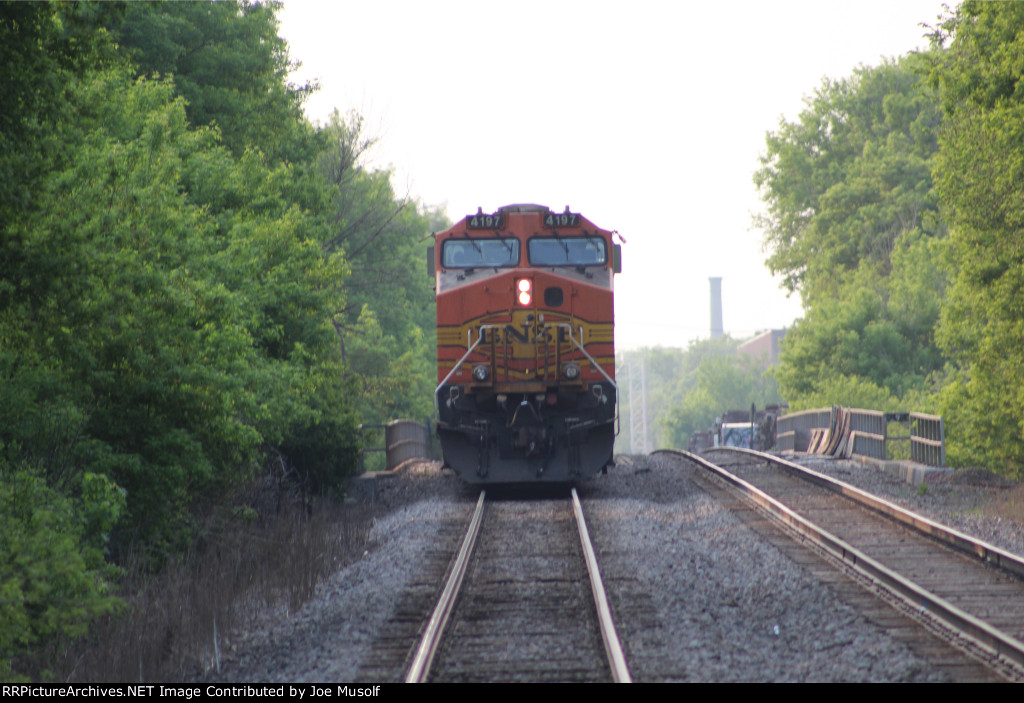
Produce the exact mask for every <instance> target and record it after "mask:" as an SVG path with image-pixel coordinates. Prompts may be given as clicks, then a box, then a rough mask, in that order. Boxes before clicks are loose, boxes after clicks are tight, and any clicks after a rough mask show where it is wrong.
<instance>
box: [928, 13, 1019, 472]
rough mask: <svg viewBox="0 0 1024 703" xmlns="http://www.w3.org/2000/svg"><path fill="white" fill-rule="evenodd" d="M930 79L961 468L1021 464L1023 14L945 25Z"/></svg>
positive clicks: (948, 400)
mask: <svg viewBox="0 0 1024 703" xmlns="http://www.w3.org/2000/svg"><path fill="white" fill-rule="evenodd" d="M935 40H936V42H937V43H939V44H945V43H948V49H947V50H946V51H945V52H943V53H942V54H941V55H940V56H939V57H938V58H937V59H936V61H935V62H934V67H933V70H932V74H931V78H932V81H933V83H934V85H936V86H937V87H938V88H939V90H940V92H941V96H942V105H943V109H944V111H945V115H946V122H945V126H944V128H943V130H942V132H941V140H940V151H939V156H938V159H937V162H936V165H935V177H936V181H937V184H938V190H939V193H940V194H941V196H942V201H943V204H944V205H945V206H946V208H947V212H948V217H949V222H950V228H951V233H950V239H951V242H952V257H951V258H952V261H953V262H955V278H954V281H953V284H952V286H951V288H950V291H949V295H948V297H947V300H946V302H945V304H944V306H943V310H942V319H941V324H940V325H939V330H938V338H939V343H940V344H941V346H942V348H943V350H944V351H945V352H946V353H947V354H949V356H950V357H951V358H952V359H953V360H954V362H955V364H956V367H955V369H954V370H953V371H952V372H951V373H950V377H951V383H950V385H949V386H948V387H947V388H944V389H943V394H942V406H943V413H944V415H946V416H947V423H948V424H947V427H949V434H950V435H951V436H952V437H951V439H952V441H951V442H950V446H949V455H950V457H951V459H952V460H953V461H957V462H961V463H964V462H968V461H970V462H971V463H982V464H984V465H986V466H988V467H990V468H992V469H995V470H998V471H1001V472H1003V473H1006V474H1009V475H1017V476H1020V475H1021V474H1022V467H1024V415H1022V413H1021V410H1020V409H1021V407H1024V389H1022V387H1021V383H1020V379H1021V378H1024V352H1022V350H1021V343H1020V342H1021V339H1024V249H1022V247H1021V241H1022V239H1021V227H1022V225H1024V185H1022V184H1024V146H1022V145H1024V93H1022V90H1021V86H1024V81H1022V78H1024V61H1022V59H1021V57H1022V56H1024V6H1022V5H1020V4H1017V3H980V2H964V3H963V4H961V5H959V6H958V7H957V9H956V11H955V12H954V13H952V14H951V15H950V16H949V17H947V18H946V20H945V22H944V23H943V24H942V25H940V26H939V27H938V28H937V31H936V35H935Z"/></svg>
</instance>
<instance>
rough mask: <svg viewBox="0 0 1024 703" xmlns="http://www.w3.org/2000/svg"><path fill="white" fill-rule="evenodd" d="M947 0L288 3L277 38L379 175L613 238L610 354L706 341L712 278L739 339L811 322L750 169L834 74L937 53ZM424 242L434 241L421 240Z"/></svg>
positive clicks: (453, 214) (413, 190)
mask: <svg viewBox="0 0 1024 703" xmlns="http://www.w3.org/2000/svg"><path fill="white" fill-rule="evenodd" d="M941 12H942V3H941V2H937V1H933V0H899V1H894V0H888V1H886V2H876V1H874V0H860V1H859V2H849V1H845V2H838V1H836V2H830V1H826V0H817V1H816V2H796V1H794V2H742V1H741V2H731V3H696V2H667V1H662V2H644V1H643V0H635V1H634V2H631V3H628V4H627V3H625V2H600V1H593V0H592V1H590V2H566V1H561V0H548V1H547V2H529V1H525V0H520V1H517V2H507V3H502V2H478V1H474V2H442V1H433V2H411V1H397V0H395V1H391V2H389V1H387V0H376V1H374V2H359V3H352V2H335V1H330V2H328V1H326V0H285V7H284V10H283V11H282V12H281V14H280V20H281V35H282V36H283V37H284V38H285V39H286V40H287V41H288V42H289V44H290V46H291V54H292V58H293V59H296V60H299V61H301V62H302V64H303V66H302V68H301V69H300V70H299V71H298V72H297V73H296V74H295V75H294V77H293V79H294V80H296V81H299V82H301V81H305V80H309V79H314V80H317V81H318V82H319V83H320V86H321V88H320V91H319V92H318V93H317V94H316V95H314V96H313V97H312V98H311V99H310V100H309V102H308V103H307V106H306V111H307V114H308V115H309V117H310V118H311V119H313V120H318V121H320V122H324V121H326V119H327V116H328V115H329V114H330V113H331V112H332V111H333V110H335V109H337V110H339V111H342V112H345V111H348V110H352V109H354V110H357V111H359V112H360V113H362V114H363V116H364V118H365V119H366V124H367V126H368V130H369V132H370V133H371V134H373V135H376V136H377V137H379V140H380V142H379V146H378V147H377V149H376V150H375V151H374V153H373V155H372V156H373V160H372V165H373V166H376V167H378V168H388V167H391V168H393V169H394V179H393V183H394V186H395V189H396V190H397V191H398V192H399V193H405V192H408V193H409V194H410V195H411V196H412V197H413V198H416V199H418V200H419V201H421V202H423V203H425V204H427V205H445V206H446V208H447V212H448V215H449V217H450V218H451V219H452V220H453V221H456V220H458V219H460V218H461V217H463V216H464V215H466V214H469V213H472V212H476V210H477V207H478V206H479V207H482V208H483V209H484V211H485V212H491V211H494V210H496V209H497V208H498V207H500V206H501V205H506V204H509V203H523V202H526V203H540V204H542V205H547V206H549V207H551V208H552V209H556V210H559V211H561V210H562V209H564V208H565V206H566V205H568V206H570V207H571V209H572V211H573V212H579V213H582V214H583V215H585V216H586V217H588V218H589V219H591V220H592V221H593V222H594V223H595V224H597V225H599V226H601V227H603V228H605V229H612V230H618V231H619V232H620V233H621V234H622V236H623V237H625V239H626V241H627V243H626V245H625V246H624V247H623V273H622V274H621V275H620V276H618V278H617V280H616V306H615V307H616V343H617V345H618V347H619V348H620V349H627V348H635V347H640V346H656V345H661V346H685V345H686V344H687V343H688V342H689V341H690V340H693V339H696V338H703V337H707V336H708V334H709V326H710V320H709V293H708V277H710V276H721V277H722V279H723V280H722V293H723V299H724V316H723V317H724V323H725V330H726V332H728V333H730V334H732V335H733V336H736V337H743V336H748V335H750V334H753V333H754V332H755V331H760V330H764V329H769V328H773V327H785V326H788V325H790V324H791V323H792V321H793V320H794V319H795V318H797V317H799V316H800V313H801V311H800V305H799V301H798V300H797V299H796V298H795V297H794V298H787V297H786V295H785V293H784V292H783V291H781V290H780V289H779V287H778V281H777V280H776V279H773V278H772V276H771V275H770V273H769V272H768V270H767V268H766V267H765V265H764V258H765V257H764V254H763V252H762V249H761V240H762V234H761V232H760V231H758V230H756V229H755V228H754V227H753V224H752V221H751V219H752V218H751V215H752V213H754V212H756V211H758V210H759V209H760V207H761V203H760V200H759V198H758V194H757V190H756V188H755V187H754V185H753V181H752V174H753V172H754V171H755V170H756V169H757V168H758V156H759V155H760V154H761V153H762V152H763V151H764V143H765V133H766V132H767V131H769V130H773V129H776V128H777V126H778V124H779V120H780V119H781V118H786V119H788V120H793V119H795V118H796V117H797V115H799V113H800V110H801V108H802V106H803V102H802V101H803V97H804V96H805V95H809V94H811V93H812V92H813V91H814V89H815V88H816V87H817V86H819V85H820V83H821V79H822V78H823V77H825V76H829V77H833V78H839V77H844V76H848V75H850V74H851V73H852V71H853V69H854V68H855V67H856V66H858V65H860V64H864V65H868V66H874V65H877V64H879V63H880V62H881V60H882V57H894V56H899V55H902V54H905V53H907V52H909V51H912V50H914V49H917V48H924V47H926V46H927V42H926V40H925V39H924V38H923V35H924V33H925V31H926V30H925V29H923V28H922V27H921V26H920V24H921V23H926V24H934V23H935V21H936V18H937V16H938V15H939V14H940V13H941ZM424 246H426V244H424Z"/></svg>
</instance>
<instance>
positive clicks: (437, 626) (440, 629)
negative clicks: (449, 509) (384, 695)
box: [405, 491, 486, 683]
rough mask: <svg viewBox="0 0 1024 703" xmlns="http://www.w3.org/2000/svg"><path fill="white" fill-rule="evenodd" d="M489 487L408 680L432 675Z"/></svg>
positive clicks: (414, 659)
mask: <svg viewBox="0 0 1024 703" xmlns="http://www.w3.org/2000/svg"><path fill="white" fill-rule="evenodd" d="M485 494H486V491H480V497H479V498H478V499H477V501H476V510H474V511H473V517H472V519H470V521H469V529H468V530H466V537H465V538H464V539H463V540H462V547H460V548H459V554H458V556H457V557H456V558H455V564H453V565H452V572H451V574H449V575H448V581H447V582H446V583H445V585H444V590H442V591H441V597H440V598H438V599H437V605H436V606H435V607H434V612H433V614H432V615H431V616H430V622H428V623H427V627H426V629H425V630H424V632H423V638H422V639H421V640H420V646H419V647H418V648H417V649H416V654H415V656H413V660H412V664H411V665H410V667H409V673H408V674H406V677H405V682H406V683H425V682H426V680H427V676H429V675H430V665H431V663H432V662H433V661H434V655H435V654H436V653H437V648H438V645H440V644H441V637H442V635H444V628H445V625H447V624H448V616H449V615H451V612H452V608H453V607H454V606H455V599H456V597H457V596H458V595H459V588H460V587H461V586H462V579H463V577H464V576H465V575H466V568H467V567H468V566H469V558H470V557H471V556H472V554H473V546H474V545H475V544H476V537H477V535H478V534H480V525H481V524H482V523H483V517H484V495H485Z"/></svg>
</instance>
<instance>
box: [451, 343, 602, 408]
mask: <svg viewBox="0 0 1024 703" xmlns="http://www.w3.org/2000/svg"><path fill="white" fill-rule="evenodd" d="M496 329H501V328H500V327H499V326H498V325H480V336H479V337H477V340H476V341H475V342H473V328H472V327H471V328H469V329H468V330H466V344H469V349H467V350H466V353H465V354H463V355H462V358H461V359H459V360H458V361H457V362H455V366H453V367H452V370H451V371H449V372H448V375H447V376H445V377H444V380H443V381H441V382H440V383H439V384H437V388H435V389H434V413H435V415H437V416H440V415H441V408H440V404H439V403H438V401H437V392H438V391H439V390H441V388H442V387H443V386H444V384H446V383H448V379H450V378H451V377H452V376H453V375H455V372H456V371H458V370H459V367H460V366H462V363H463V362H464V361H465V360H466V359H468V358H469V355H470V354H472V353H473V350H474V349H476V348H477V347H478V346H480V342H482V341H484V330H496ZM470 342H473V343H472V344H470ZM584 353H585V352H584Z"/></svg>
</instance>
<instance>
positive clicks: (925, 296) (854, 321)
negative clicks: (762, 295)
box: [755, 55, 946, 409]
mask: <svg viewBox="0 0 1024 703" xmlns="http://www.w3.org/2000/svg"><path fill="white" fill-rule="evenodd" d="M926 58H927V57H924V56H919V55H911V56H908V57H906V58H904V59H902V60H900V61H891V62H885V63H883V64H882V65H881V66H878V67H876V68H863V67H862V68H860V69H858V70H857V71H855V72H854V75H853V76H852V77H851V78H848V79H842V80H828V79H826V80H825V81H824V82H823V84H822V87H821V88H819V89H818V90H817V91H816V92H815V93H814V95H813V97H811V98H809V99H808V100H807V107H806V109H805V110H804V111H803V112H802V113H801V115H800V117H799V119H798V120H797V121H796V122H794V123H786V122H783V123H782V124H781V125H780V128H779V130H778V131H777V132H773V133H770V134H769V135H768V148H767V151H766V153H765V155H764V156H763V157H762V167H761V169H760V170H759V171H758V172H757V174H756V176H755V182H756V183H757V184H758V186H759V187H760V188H761V191H762V195H763V197H764V200H765V203H766V205H767V214H766V215H765V216H763V217H761V218H760V219H759V224H760V225H761V226H762V228H763V229H764V231H765V233H766V241H765V244H766V248H767V251H768V253H769V258H768V265H769V267H770V268H771V269H772V271H773V272H774V273H778V274H782V275H783V276H784V280H785V284H786V286H787V287H788V288H789V289H790V290H791V291H794V292H799V293H800V295H801V296H802V299H803V303H804V307H805V310H806V315H805V317H804V318H803V319H802V320H799V321H798V322H797V323H796V325H795V326H794V328H793V329H792V330H790V331H789V333H788V334H787V336H786V340H785V353H784V354H783V356H782V360H781V363H780V366H779V368H778V370H777V372H776V377H777V378H778V381H779V388H780V391H781V392H782V394H783V396H784V397H786V399H787V400H789V401H790V403H791V405H792V406H793V407H794V408H806V407H812V406H817V405H820V404H821V403H822V400H823V399H825V398H829V399H831V400H829V401H828V402H826V403H824V404H825V405H828V404H831V403H840V404H844V405H852V406H857V407H877V408H879V409H881V408H883V407H886V408H887V407H889V406H892V405H894V404H898V403H899V401H900V400H901V399H903V398H905V397H908V395H911V394H914V393H920V392H921V391H923V389H924V388H925V387H926V380H927V378H928V376H929V374H932V373H934V372H936V371H938V370H939V369H941V368H942V364H943V357H942V355H941V353H940V352H939V350H938V348H937V346H936V344H935V341H934V332H933V330H934V326H935V323H936V321H937V320H938V315H939V299H940V296H941V293H942V290H943V287H944V285H945V272H944V270H943V267H942V265H941V252H942V249H943V247H944V241H943V240H944V238H945V236H946V229H945V226H944V224H943V222H942V220H941V218H940V217H939V214H938V209H939V203H938V196H937V194H936V192H935V188H934V185H933V182H932V177H931V169H932V165H933V162H934V160H935V156H936V152H937V149H938V143H937V135H936V128H937V126H938V124H939V121H940V109H939V105H938V99H937V97H936V96H935V94H934V91H932V90H931V89H930V88H929V87H928V86H927V84H926V81H925V80H924V79H923V77H922V76H921V72H922V67H923V66H926V63H925V60H926Z"/></svg>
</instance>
